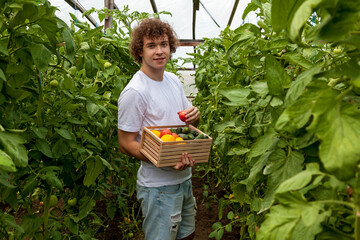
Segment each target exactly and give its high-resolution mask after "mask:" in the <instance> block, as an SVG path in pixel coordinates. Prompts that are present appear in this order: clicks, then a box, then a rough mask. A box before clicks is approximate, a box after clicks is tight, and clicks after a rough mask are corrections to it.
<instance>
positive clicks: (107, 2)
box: [104, 0, 114, 30]
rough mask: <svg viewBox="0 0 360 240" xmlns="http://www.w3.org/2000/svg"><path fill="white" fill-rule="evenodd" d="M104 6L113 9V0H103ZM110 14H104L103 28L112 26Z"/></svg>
mask: <svg viewBox="0 0 360 240" xmlns="http://www.w3.org/2000/svg"><path fill="white" fill-rule="evenodd" d="M104 5H105V8H107V9H109V10H110V11H111V10H114V0H104ZM112 27H113V25H112V16H111V15H110V14H106V15H105V30H106V29H107V28H112Z"/></svg>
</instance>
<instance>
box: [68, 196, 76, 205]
mask: <svg viewBox="0 0 360 240" xmlns="http://www.w3.org/2000/svg"><path fill="white" fill-rule="evenodd" d="M76 203H77V199H76V198H70V199H69V200H68V205H69V206H70V207H73V206H75V205H76Z"/></svg>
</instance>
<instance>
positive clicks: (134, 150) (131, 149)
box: [120, 141, 150, 162]
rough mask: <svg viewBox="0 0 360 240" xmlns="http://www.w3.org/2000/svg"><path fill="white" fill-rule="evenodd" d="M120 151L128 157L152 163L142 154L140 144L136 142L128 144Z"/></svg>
mask: <svg viewBox="0 0 360 240" xmlns="http://www.w3.org/2000/svg"><path fill="white" fill-rule="evenodd" d="M120 151H121V152H122V153H124V154H126V155H128V156H132V157H135V158H137V159H139V160H141V161H144V162H150V161H149V160H148V159H147V158H146V157H145V156H144V155H143V154H142V153H141V152H140V143H138V142H136V141H134V142H131V143H128V144H127V145H126V146H123V147H121V146H120Z"/></svg>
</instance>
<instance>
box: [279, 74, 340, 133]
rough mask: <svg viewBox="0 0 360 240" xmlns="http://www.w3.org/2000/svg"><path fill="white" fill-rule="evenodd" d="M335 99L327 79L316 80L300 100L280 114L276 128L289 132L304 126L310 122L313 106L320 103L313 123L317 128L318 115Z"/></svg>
mask: <svg viewBox="0 0 360 240" xmlns="http://www.w3.org/2000/svg"><path fill="white" fill-rule="evenodd" d="M334 99H335V96H334V94H333V92H332V91H331V90H330V89H329V87H328V85H327V83H326V82H325V81H319V80H318V81H314V82H312V83H311V84H309V85H308V86H307V91H304V92H303V94H302V95H301V96H300V97H299V98H298V100H296V101H295V102H294V103H293V104H292V105H291V106H289V107H288V108H286V109H285V111H284V112H283V113H282V114H281V115H280V117H279V118H278V120H277V122H276V124H275V128H276V129H278V130H285V131H289V132H294V131H295V130H297V129H300V128H302V127H303V126H305V124H306V123H308V121H309V119H310V117H311V114H312V113H313V112H314V110H313V108H314V107H315V105H318V107H317V108H318V109H319V113H316V111H315V120H316V121H315V122H314V123H313V124H314V127H313V128H316V126H317V125H316V124H317V122H318V120H317V118H318V117H317V115H319V114H321V113H322V112H324V111H326V109H328V107H329V106H331V105H333V102H334V101H335V100H334ZM308 129H309V128H308Z"/></svg>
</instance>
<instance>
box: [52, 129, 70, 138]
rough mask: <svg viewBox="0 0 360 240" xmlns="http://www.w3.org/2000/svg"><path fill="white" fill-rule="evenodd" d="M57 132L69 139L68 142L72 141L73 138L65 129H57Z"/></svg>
mask: <svg viewBox="0 0 360 240" xmlns="http://www.w3.org/2000/svg"><path fill="white" fill-rule="evenodd" d="M55 131H56V132H57V133H58V134H59V135H60V136H62V137H63V138H65V139H67V140H71V139H72V137H71V133H70V132H69V131H68V130H66V129H64V128H55Z"/></svg>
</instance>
